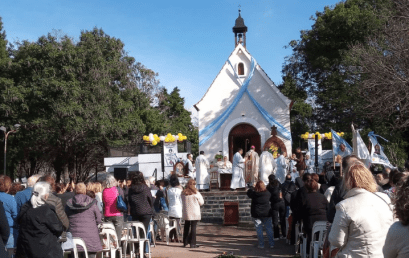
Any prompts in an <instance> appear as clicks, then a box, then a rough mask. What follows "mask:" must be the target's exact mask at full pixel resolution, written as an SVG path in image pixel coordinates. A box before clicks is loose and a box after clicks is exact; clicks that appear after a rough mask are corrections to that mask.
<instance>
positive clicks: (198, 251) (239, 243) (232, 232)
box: [151, 225, 294, 258]
mask: <svg viewBox="0 0 409 258" xmlns="http://www.w3.org/2000/svg"><path fill="white" fill-rule="evenodd" d="M197 232H198V235H197V244H198V245H200V247H199V248H194V249H190V248H184V247H183V244H182V243H169V246H167V245H166V242H157V245H156V247H153V248H152V249H151V250H152V257H153V258H165V257H166V258H172V257H175V258H176V257H177V258H182V257H188V258H195V257H203V258H214V257H217V256H218V255H220V254H222V253H223V252H226V253H227V254H229V253H230V252H233V254H234V255H239V256H241V257H243V258H244V257H294V246H289V245H287V244H286V243H285V240H278V241H276V242H275V247H274V249H269V248H265V249H258V248H257V246H256V245H257V236H256V231H255V229H254V228H248V229H247V228H237V227H232V226H229V227H224V226H215V225H202V226H198V229H197ZM265 241H266V243H265V246H268V243H267V239H266V237H265Z"/></svg>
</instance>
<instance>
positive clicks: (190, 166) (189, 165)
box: [186, 154, 196, 180]
mask: <svg viewBox="0 0 409 258" xmlns="http://www.w3.org/2000/svg"><path fill="white" fill-rule="evenodd" d="M192 161H193V156H192V154H187V160H186V165H187V170H188V171H187V176H188V177H190V178H193V179H195V180H196V173H195V168H194V167H193V164H192Z"/></svg>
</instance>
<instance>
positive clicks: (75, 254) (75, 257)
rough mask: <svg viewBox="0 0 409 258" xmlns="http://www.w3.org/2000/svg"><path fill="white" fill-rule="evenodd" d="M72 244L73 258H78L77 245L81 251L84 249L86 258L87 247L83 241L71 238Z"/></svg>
mask: <svg viewBox="0 0 409 258" xmlns="http://www.w3.org/2000/svg"><path fill="white" fill-rule="evenodd" d="M72 243H73V244H74V246H73V250H74V258H78V249H77V245H79V246H81V247H82V249H84V253H85V258H88V250H87V246H86V245H85V242H84V240H82V238H80V237H73V238H72Z"/></svg>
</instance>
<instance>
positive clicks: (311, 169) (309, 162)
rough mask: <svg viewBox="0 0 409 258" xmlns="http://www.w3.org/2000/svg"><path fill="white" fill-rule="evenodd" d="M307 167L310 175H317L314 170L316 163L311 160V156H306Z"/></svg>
mask: <svg viewBox="0 0 409 258" xmlns="http://www.w3.org/2000/svg"><path fill="white" fill-rule="evenodd" d="M305 166H306V167H307V169H306V171H307V173H309V174H313V173H315V170H314V162H313V160H312V159H310V155H308V154H307V155H305Z"/></svg>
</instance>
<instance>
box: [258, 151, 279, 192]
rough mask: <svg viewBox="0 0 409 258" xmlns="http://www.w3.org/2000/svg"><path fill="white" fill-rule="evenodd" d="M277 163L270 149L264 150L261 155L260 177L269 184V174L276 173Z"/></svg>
mask: <svg viewBox="0 0 409 258" xmlns="http://www.w3.org/2000/svg"><path fill="white" fill-rule="evenodd" d="M276 170H277V163H276V161H275V160H274V157H273V154H271V153H270V152H268V151H263V152H262V153H261V155H260V174H259V179H260V180H261V181H263V182H264V184H265V185H268V183H269V180H268V176H269V175H271V174H274V175H275V173H276Z"/></svg>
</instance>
